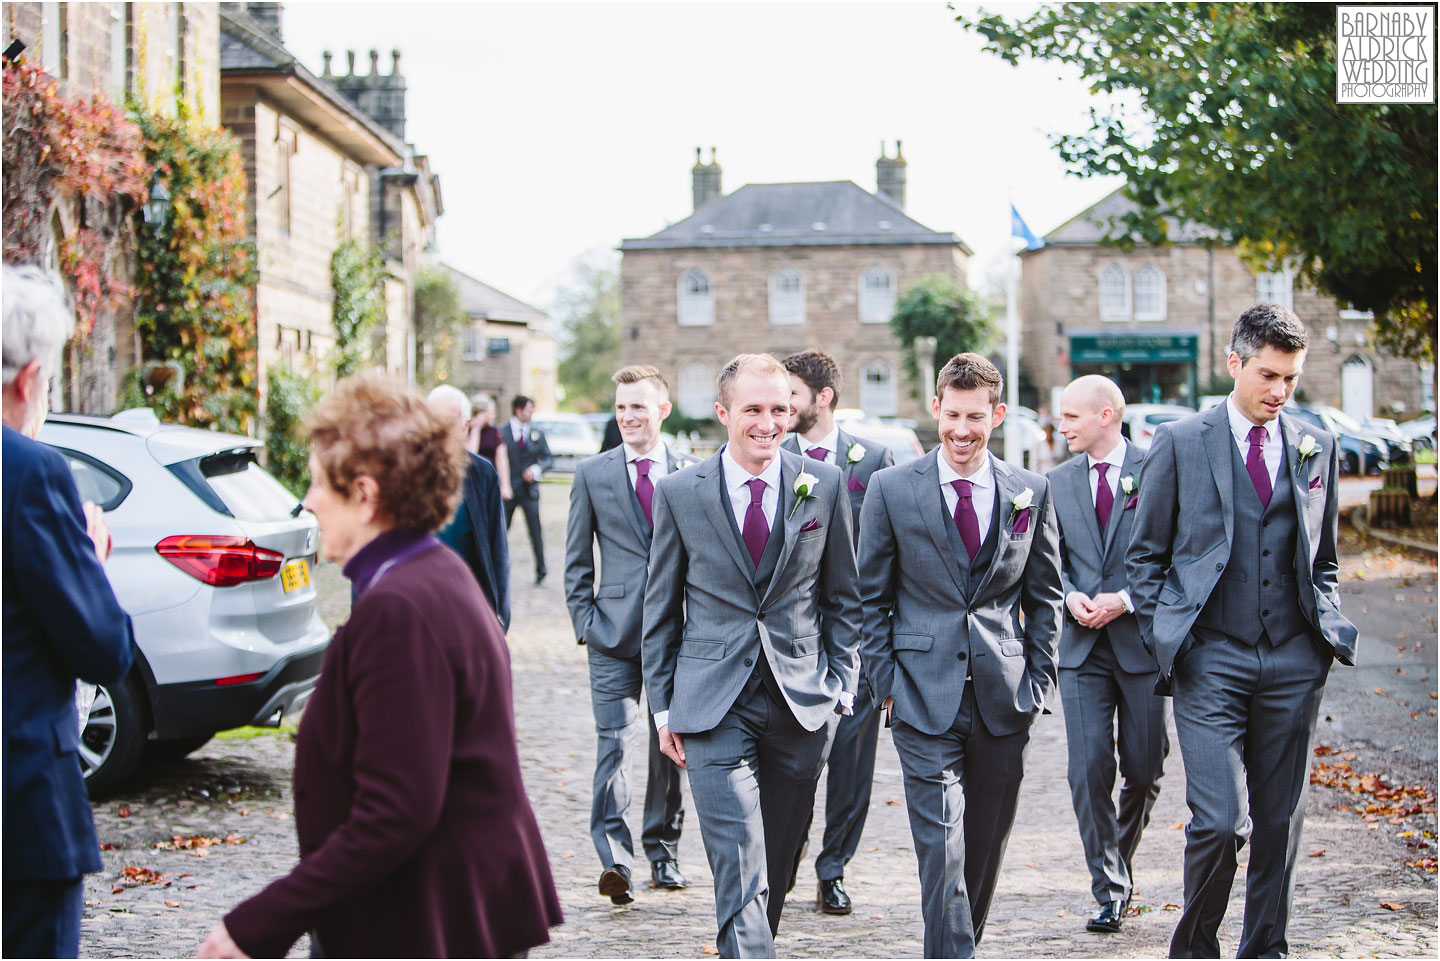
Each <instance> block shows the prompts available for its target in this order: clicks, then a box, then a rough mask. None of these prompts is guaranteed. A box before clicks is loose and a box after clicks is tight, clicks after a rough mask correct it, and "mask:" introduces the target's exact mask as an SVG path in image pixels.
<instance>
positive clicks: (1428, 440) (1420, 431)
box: [1399, 414, 1435, 451]
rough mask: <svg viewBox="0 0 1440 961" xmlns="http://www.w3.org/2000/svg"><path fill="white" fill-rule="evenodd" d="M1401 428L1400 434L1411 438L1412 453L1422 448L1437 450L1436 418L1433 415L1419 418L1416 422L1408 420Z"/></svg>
mask: <svg viewBox="0 0 1440 961" xmlns="http://www.w3.org/2000/svg"><path fill="white" fill-rule="evenodd" d="M1399 427H1400V432H1401V433H1402V434H1404V435H1405V436H1406V437H1408V438H1410V448H1411V450H1412V451H1416V450H1420V449H1422V448H1428V449H1430V450H1434V449H1435V417H1434V415H1433V414H1427V415H1426V416H1424V417H1417V418H1416V419H1415V420H1407V421H1406V422H1405V423H1403V424H1400V425H1399Z"/></svg>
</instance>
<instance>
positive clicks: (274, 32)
mask: <svg viewBox="0 0 1440 961" xmlns="http://www.w3.org/2000/svg"><path fill="white" fill-rule="evenodd" d="M281 6H282V5H281V4H278V3H247V4H245V12H246V13H248V14H249V15H250V19H252V20H254V21H255V22H256V23H257V24H259V26H260V29H261V30H263V31H265V33H266V35H267V36H269V37H270V38H271V39H272V40H274V41H275V42H276V43H284V42H285V37H284V35H283V33H282V32H281V21H282V16H283V11H282V10H281Z"/></svg>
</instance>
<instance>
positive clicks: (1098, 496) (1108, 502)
mask: <svg viewBox="0 0 1440 961" xmlns="http://www.w3.org/2000/svg"><path fill="white" fill-rule="evenodd" d="M1095 469H1096V470H1097V471H1099V472H1100V483H1099V484H1097V485H1096V486H1095V519H1096V520H1097V521H1099V522H1100V533H1102V534H1103V533H1105V528H1106V527H1108V526H1110V511H1111V510H1112V509H1113V508H1114V507H1115V492H1114V491H1112V490H1111V489H1110V482H1109V481H1107V480H1106V479H1105V472H1106V471H1107V470H1109V469H1110V465H1109V464H1096V465H1095Z"/></svg>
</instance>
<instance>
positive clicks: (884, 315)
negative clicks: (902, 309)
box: [860, 267, 895, 324]
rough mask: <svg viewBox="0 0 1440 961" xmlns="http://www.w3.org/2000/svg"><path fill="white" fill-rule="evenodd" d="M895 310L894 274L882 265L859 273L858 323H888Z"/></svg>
mask: <svg viewBox="0 0 1440 961" xmlns="http://www.w3.org/2000/svg"><path fill="white" fill-rule="evenodd" d="M894 312H895V275H894V274H892V273H890V271H888V270H886V269H885V268H884V267H871V268H870V269H868V270H866V271H864V272H863V273H861V274H860V323H862V324H888V323H890V315H891V314H893V313H894Z"/></svg>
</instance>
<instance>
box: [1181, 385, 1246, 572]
mask: <svg viewBox="0 0 1440 961" xmlns="http://www.w3.org/2000/svg"><path fill="white" fill-rule="evenodd" d="M1228 404H1229V401H1221V402H1220V403H1218V404H1216V405H1215V406H1214V407H1212V408H1210V410H1209V411H1207V412H1206V416H1205V432H1204V434H1203V435H1202V436H1203V439H1204V444H1205V454H1206V456H1207V457H1208V458H1209V460H1210V473H1211V474H1213V475H1214V477H1215V488H1216V490H1218V491H1219V493H1220V516H1221V520H1222V521H1224V524H1225V546H1226V547H1229V546H1230V545H1231V544H1233V543H1234V542H1235V470H1234V468H1233V467H1232V466H1231V457H1230V448H1231V447H1233V446H1234V445H1235V438H1234V436H1232V435H1231V433H1230V414H1229V413H1228V410H1227V405H1228ZM1182 453H1183V452H1181V451H1176V457H1177V459H1178V458H1179V457H1180V456H1182Z"/></svg>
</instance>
